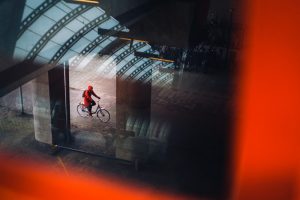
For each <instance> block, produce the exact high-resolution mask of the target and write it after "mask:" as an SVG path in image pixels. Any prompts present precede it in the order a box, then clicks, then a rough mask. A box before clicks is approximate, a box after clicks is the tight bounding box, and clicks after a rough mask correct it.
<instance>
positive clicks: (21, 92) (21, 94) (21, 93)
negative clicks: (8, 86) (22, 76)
mask: <svg viewBox="0 0 300 200" xmlns="http://www.w3.org/2000/svg"><path fill="white" fill-rule="evenodd" d="M20 96H21V109H22V114H24V105H23V91H22V85H21V86H20Z"/></svg>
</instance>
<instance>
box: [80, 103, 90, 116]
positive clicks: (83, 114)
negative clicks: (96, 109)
mask: <svg viewBox="0 0 300 200" xmlns="http://www.w3.org/2000/svg"><path fill="white" fill-rule="evenodd" d="M77 112H78V114H79V116H80V117H87V116H88V111H87V109H86V107H85V106H84V105H82V104H79V105H78V106H77Z"/></svg>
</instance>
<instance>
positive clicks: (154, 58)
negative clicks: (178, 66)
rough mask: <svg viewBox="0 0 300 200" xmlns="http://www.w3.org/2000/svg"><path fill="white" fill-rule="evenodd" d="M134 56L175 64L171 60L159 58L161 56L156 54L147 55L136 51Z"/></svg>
mask: <svg viewBox="0 0 300 200" xmlns="http://www.w3.org/2000/svg"><path fill="white" fill-rule="evenodd" d="M134 56H137V57H142V58H148V59H151V60H155V61H161V62H168V63H173V62H175V61H174V60H169V59H165V58H161V57H159V56H158V55H156V54H151V53H145V52H138V51H135V52H134Z"/></svg>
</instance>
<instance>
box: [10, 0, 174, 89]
mask: <svg viewBox="0 0 300 200" xmlns="http://www.w3.org/2000/svg"><path fill="white" fill-rule="evenodd" d="M98 27H100V28H104V29H111V30H112V31H113V30H120V31H128V29H127V28H126V27H125V26H123V25H122V24H120V23H119V22H118V21H117V20H116V19H114V18H113V17H111V16H108V15H107V14H106V13H105V11H104V10H102V9H101V8H100V7H92V6H88V5H77V4H72V3H67V2H64V1H62V0H27V1H26V5H25V8H24V12H23V18H22V22H21V25H20V30H19V34H18V40H17V42H16V47H15V51H14V58H15V59H19V60H32V61H34V62H39V63H53V64H58V63H63V62H65V61H69V63H70V66H72V67H74V68H76V69H77V70H84V69H85V68H86V67H88V66H89V65H91V64H93V65H94V66H95V67H97V73H99V74H101V75H103V76H105V77H108V78H112V77H114V76H116V75H117V76H119V77H121V78H123V79H126V80H136V81H141V82H145V83H151V82H152V81H153V82H152V84H153V83H157V84H159V85H164V84H167V83H169V82H170V80H172V79H173V78H172V76H171V75H170V74H164V73H160V72H159V70H157V69H158V68H159V67H164V68H174V64H172V63H164V62H161V61H153V60H149V59H146V58H141V57H136V56H134V50H138V51H141V52H147V53H154V54H157V53H158V52H156V51H155V50H153V49H152V48H151V46H150V45H149V44H147V43H145V42H134V43H133V45H132V47H131V48H130V44H129V43H128V42H126V41H124V42H122V41H120V40H119V39H117V38H116V37H112V36H111V35H110V34H106V35H98V33H97V28H98ZM113 44H116V45H115V47H114V48H111V46H114V45H113ZM102 51H103V52H104V51H105V55H102V54H101V53H102ZM108 52H109V53H108ZM107 53H108V54H107ZM100 55H102V56H100Z"/></svg>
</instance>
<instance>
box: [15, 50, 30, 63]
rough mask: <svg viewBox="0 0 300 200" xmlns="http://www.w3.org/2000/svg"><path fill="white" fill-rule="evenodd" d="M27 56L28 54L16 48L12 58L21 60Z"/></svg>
mask: <svg viewBox="0 0 300 200" xmlns="http://www.w3.org/2000/svg"><path fill="white" fill-rule="evenodd" d="M27 54H28V51H25V50H24V49H21V48H18V47H16V48H15V52H14V58H15V59H20V60H23V59H24V58H25V57H26V56H27Z"/></svg>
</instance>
